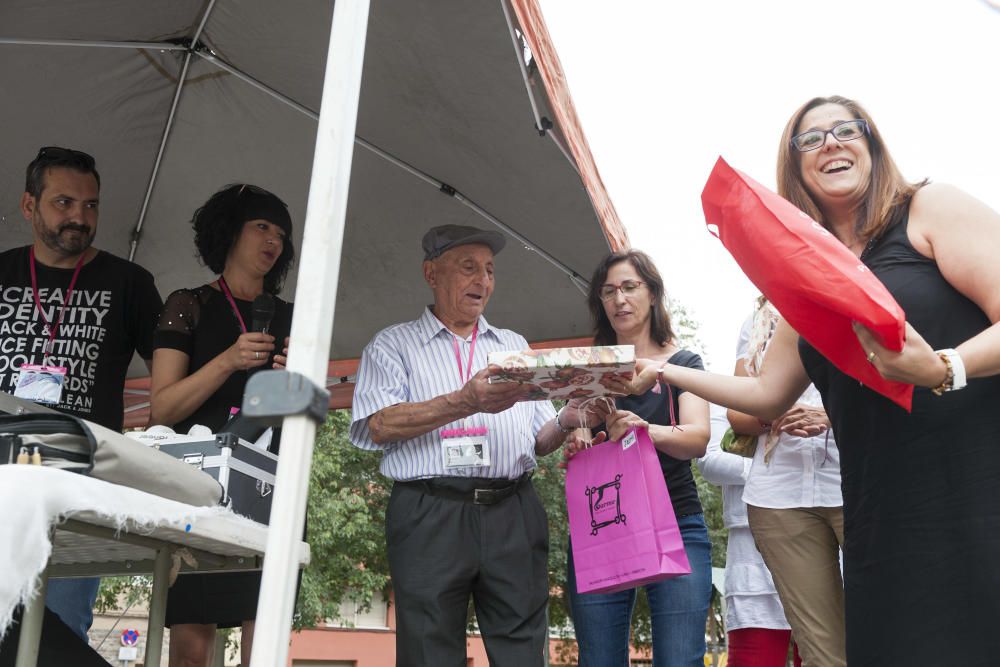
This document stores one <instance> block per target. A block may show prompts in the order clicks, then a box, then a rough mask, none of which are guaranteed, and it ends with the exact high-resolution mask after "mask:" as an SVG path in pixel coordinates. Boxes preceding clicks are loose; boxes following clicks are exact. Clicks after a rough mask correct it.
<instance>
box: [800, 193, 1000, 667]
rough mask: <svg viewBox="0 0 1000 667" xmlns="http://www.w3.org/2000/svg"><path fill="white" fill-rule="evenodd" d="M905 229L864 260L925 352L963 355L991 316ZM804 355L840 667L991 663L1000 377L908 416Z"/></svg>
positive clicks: (996, 638) (999, 536) (999, 640)
mask: <svg viewBox="0 0 1000 667" xmlns="http://www.w3.org/2000/svg"><path fill="white" fill-rule="evenodd" d="M908 218H909V214H908V211H906V210H904V211H903V212H902V214H901V215H900V216H899V218H898V220H897V222H896V223H895V224H893V225H892V226H891V227H889V228H888V230H887V231H886V232H885V233H884V234H883V236H882V237H881V238H880V239H879V240H877V241H876V242H875V243H874V244H873V245H872V246H871V248H870V250H869V251H868V252H866V253H865V254H864V255H863V256H862V260H863V261H864V263H865V264H866V265H867V266H868V267H869V268H870V269H871V270H872V273H874V274H875V276H877V277H878V278H879V280H881V281H882V283H883V284H885V286H886V288H888V290H889V292H890V293H891V294H892V295H893V297H894V298H895V299H896V301H897V302H899V304H900V305H901V306H902V308H903V310H904V312H905V313H906V319H907V321H908V322H909V323H910V324H911V325H912V326H913V327H914V328H915V329H916V330H917V331H918V332H919V333H920V335H921V336H923V337H924V339H925V340H927V342H928V343H929V344H930V345H931V347H932V348H934V349H941V348H949V347H951V348H953V347H957V346H958V345H959V344H960V343H962V342H964V341H966V340H968V339H969V338H971V337H973V336H974V335H976V334H978V333H980V332H981V331H983V330H984V329H986V328H987V327H989V326H990V321H989V318H987V316H986V315H985V313H983V311H982V310H981V309H980V308H979V307H978V306H977V305H976V304H975V303H973V302H972V301H971V300H969V299H968V298H966V297H965V296H963V295H962V294H961V293H959V292H958V291H957V290H956V289H955V288H953V287H952V286H951V285H950V284H949V283H948V282H947V281H946V280H945V278H944V276H942V275H941V272H940V271H939V270H938V267H937V264H936V263H935V262H934V260H932V259H929V258H927V257H925V256H923V255H922V254H920V253H919V252H918V251H917V250H916V249H915V248H914V247H913V245H912V244H911V243H910V240H909V238H908V236H907V223H908ZM969 242H970V243H974V242H975V241H974V240H973V239H969ZM998 289H1000V286H998ZM799 352H800V355H801V358H802V363H803V365H804V367H805V369H806V372H807V373H808V375H809V377H810V379H811V380H812V382H813V383H814V384H815V385H816V387H817V388H818V389H819V391H820V393H821V394H822V395H823V403H824V406H825V408H826V411H827V414H828V415H829V416H830V421H831V423H832V425H833V432H834V433H835V434H836V437H837V445H838V446H839V447H840V456H841V459H840V463H841V475H842V487H843V493H844V530H845V545H844V575H845V592H846V605H847V645H848V654H847V657H848V664H849V665H851V666H852V667H855V666H858V665H879V666H880V667H884V666H886V665H986V664H997V663H996V660H997V659H998V658H997V654H998V653H1000V633H997V632H996V630H995V626H996V619H997V618H998V617H1000V432H998V427H1000V376H994V377H990V378H978V379H973V380H970V381H969V384H968V386H967V387H966V388H965V389H962V390H960V391H955V392H948V393H946V394H944V395H943V396H935V395H933V394H932V393H931V391H930V390H929V389H926V388H922V387H917V388H915V390H914V394H913V411H912V413H911V414H907V413H906V411H905V410H903V409H902V408H901V407H899V406H898V405H896V404H895V403H893V402H892V401H890V400H889V399H887V398H885V397H883V396H882V395H880V394H878V393H876V392H874V391H872V390H870V389H868V388H867V387H864V386H861V384H860V383H859V382H858V381H857V380H855V379H854V378H851V377H849V376H847V375H845V374H844V373H842V372H840V371H839V370H837V369H836V368H834V366H833V365H832V364H830V363H829V362H828V361H827V360H826V359H825V358H824V357H823V356H822V355H820V354H819V353H818V352H817V351H816V350H815V349H814V348H813V347H812V346H811V345H809V344H808V343H807V342H806V341H805V340H804V339H800V340H799Z"/></svg>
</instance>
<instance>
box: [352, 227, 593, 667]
mask: <svg viewBox="0 0 1000 667" xmlns="http://www.w3.org/2000/svg"><path fill="white" fill-rule="evenodd" d="M503 247H504V238H503V236H501V235H500V234H499V233H497V232H490V231H483V230H480V229H476V228H473V227H463V226H457V225H444V226H440V227H435V228H433V229H431V230H430V231H428V232H427V234H426V235H425V236H424V238H423V250H424V264H423V270H424V280H425V281H426V282H427V284H428V285H429V286H430V288H431V291H432V292H433V294H434V304H433V305H432V306H429V307H427V308H426V309H425V310H424V312H423V314H422V315H421V316H420V318H419V319H416V320H414V321H412V322H406V323H404V324H397V325H395V326H391V327H389V328H387V329H384V330H383V331H380V332H379V333H378V334H377V335H376V336H375V338H374V339H373V340H372V341H371V343H369V344H368V346H367V347H366V348H365V350H364V353H363V354H362V356H361V364H360V366H359V368H358V379H357V387H356V389H355V392H354V411H353V415H352V423H351V440H352V441H353V442H354V444H355V445H357V446H358V447H360V448H362V449H369V450H378V451H381V452H382V453H383V457H382V463H381V468H380V470H381V472H382V474H384V475H386V476H387V477H390V478H391V479H393V480H395V484H394V485H393V489H392V497H391V498H390V500H389V507H388V510H387V512H386V538H387V542H388V549H389V567H390V571H391V574H392V581H393V589H394V592H395V600H396V623H397V632H396V664H397V665H405V666H410V665H414V666H417V665H420V666H427V667H438V666H440V665H464V664H465V661H466V649H465V647H466V643H465V627H466V621H467V612H468V605H469V596H470V595H471V596H472V599H473V601H474V603H475V606H476V618H477V620H478V622H479V628H480V630H481V631H482V633H483V640H484V642H485V644H486V651H487V653H488V655H489V658H490V663H491V664H495V665H501V666H503V665H518V666H519V667H532V666H534V665H540V664H542V661H543V652H544V651H545V648H546V635H545V606H546V602H547V600H548V587H549V584H548V523H547V519H546V516H545V510H544V509H543V507H542V505H541V503H540V502H539V500H538V496H537V495H536V494H535V491H534V488H533V487H532V485H531V473H532V470H533V469H534V468H535V455H536V454H538V455H544V454H548V453H549V452H552V451H555V450H556V449H558V448H559V446H560V445H561V444H562V442H563V440H564V438H565V434H566V433H567V432H569V431H570V430H571V429H573V428H576V427H578V426H581V425H596V424H597V423H600V422H601V421H603V415H602V414H599V413H597V411H596V410H595V411H591V412H585V413H584V414H582V415H581V414H579V413H578V411H577V410H565V409H564V410H563V411H562V412H561V413H560V415H558V416H557V415H556V413H555V411H554V410H553V408H552V404H551V403H550V402H548V401H536V402H531V401H524V399H525V397H526V394H527V391H526V389H525V388H524V387H522V386H520V385H518V384H515V383H492V384H491V383H490V382H489V380H490V375H491V373H490V369H488V368H487V367H486V358H487V354H488V353H490V352H493V351H498V350H521V349H526V348H527V347H528V344H527V341H526V340H525V339H524V337H523V336H520V335H518V334H516V333H514V332H512V331H509V330H506V329H499V328H496V327H494V326H491V325H490V324H489V323H487V321H486V319H485V318H484V317H483V310H484V309H485V308H486V304H487V303H488V302H489V300H490V295H491V294H492V293H493V286H494V275H493V262H494V257H495V255H496V254H497V253H499V252H500V250H501V249H502V248H503ZM581 418H582V419H583V421H585V422H589V423H588V424H580V419H581Z"/></svg>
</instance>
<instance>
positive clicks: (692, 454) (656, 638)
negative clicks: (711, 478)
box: [566, 250, 712, 667]
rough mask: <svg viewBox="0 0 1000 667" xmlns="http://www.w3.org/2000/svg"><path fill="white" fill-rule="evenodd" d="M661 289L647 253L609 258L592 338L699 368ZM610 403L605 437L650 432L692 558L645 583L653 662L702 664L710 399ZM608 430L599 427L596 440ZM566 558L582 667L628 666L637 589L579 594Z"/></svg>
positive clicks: (650, 397)
mask: <svg viewBox="0 0 1000 667" xmlns="http://www.w3.org/2000/svg"><path fill="white" fill-rule="evenodd" d="M664 296H665V290H664V286H663V279H662V278H661V277H660V274H659V272H658V271H657V270H656V266H655V265H654V264H653V261H652V260H651V259H650V258H649V256H648V255H646V254H645V253H643V252H640V251H638V250H630V251H628V252H624V253H613V254H611V255H608V256H607V257H606V258H605V259H604V261H602V262H601V264H600V265H599V266H598V267H597V269H596V270H595V271H594V275H593V277H592V278H591V281H590V291H589V294H588V298H587V303H588V305H589V306H590V311H591V315H592V316H593V320H594V330H595V335H594V343H595V344H596V345H634V346H635V352H636V356H637V357H645V358H653V359H657V360H658V361H657V363H660V364H665V363H667V362H668V361H669V362H670V363H673V364H679V365H683V366H686V367H689V368H698V369H700V368H704V366H703V365H702V362H701V357H699V356H698V355H697V354H695V353H693V352H690V351H688V350H683V349H680V348H679V347H677V345H676V342H675V339H674V333H673V331H672V329H671V326H670V315H669V314H668V312H667V309H666V305H665V304H664ZM615 389H620V387H615ZM616 404H617V408H618V409H617V411H616V412H615V413H613V414H612V416H611V417H609V418H608V421H607V431H608V433H607V434H608V436H609V437H610V439H611V440H619V439H620V438H621V437H622V436H623V435H624V434H625V432H626V431H627V430H628V429H629V428H632V427H641V428H647V429H648V431H649V436H650V439H651V440H652V441H653V444H654V445H655V447H656V450H657V456H658V458H659V461H660V467H661V469H662V471H663V476H664V479H665V480H666V483H667V490H668V491H669V492H670V500H671V504H672V505H673V508H674V512H675V514H676V516H677V526H678V528H679V529H680V533H681V538H682V539H683V541H684V551H685V553H686V554H687V557H688V562H689V563H690V565H691V574H689V575H685V576H683V577H677V578H675V579H668V580H666V581H659V582H656V583H652V584H646V585H645V586H644V588H645V590H646V596H647V599H648V600H649V609H650V616H651V621H652V631H653V665H654V667H696V666H697V667H701V666H702V665H703V664H704V656H705V622H706V620H707V619H708V607H709V602H710V600H711V595H712V545H711V542H710V541H709V538H708V529H707V528H706V526H705V519H704V514H703V512H702V507H701V502H700V501H699V500H698V490H697V487H696V486H695V482H694V477H693V476H692V474H691V460H692V459H696V458H698V457H700V456H703V455H704V454H705V449H706V447H707V445H708V437H709V422H708V404H707V403H706V402H705V401H704V400H702V399H700V398H698V397H697V396H694V395H693V394H688V393H685V392H682V391H679V390H677V389H674V388H667V387H662V388H661V390H660V391H658V392H657V391H655V388H651V389H649V390H648V391H645V392H643V393H642V394H640V395H637V396H627V397H624V398H619V399H616ZM602 428H604V427H603V426H598V427H597V430H601V429H602ZM604 437H605V435H604V434H603V433H601V434H599V435H598V439H596V440H595V443H596V442H601V441H603V439H604ZM578 448H579V443H571V444H570V445H568V446H567V449H566V456H567V457H571V456H572V455H573V453H574V452H575V451H576V450H577V449H578ZM567 560H568V562H567V589H568V591H569V601H570V607H571V611H572V616H573V625H574V628H575V630H576V640H577V645H578V648H579V652H580V663H579V664H580V667H588V666H589V667H627V665H628V664H629V657H628V656H629V634H630V633H629V630H630V626H631V619H632V608H633V607H634V605H635V600H636V589H634V588H633V589H630V590H626V591H620V592H617V593H583V594H580V593H577V590H576V574H575V570H574V567H573V554H572V549H570V553H569V556H568V558H567Z"/></svg>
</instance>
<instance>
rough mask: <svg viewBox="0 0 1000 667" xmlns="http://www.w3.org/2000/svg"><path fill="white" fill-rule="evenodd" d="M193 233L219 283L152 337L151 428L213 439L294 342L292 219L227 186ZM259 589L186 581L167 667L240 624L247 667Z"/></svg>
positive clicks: (249, 580) (199, 216)
mask: <svg viewBox="0 0 1000 667" xmlns="http://www.w3.org/2000/svg"><path fill="white" fill-rule="evenodd" d="M192 226H193V227H194V234H195V238H194V240H195V246H196V247H197V251H198V256H199V258H200V259H201V261H202V262H203V263H204V264H205V265H206V266H207V267H208V268H209V269H211V270H212V271H213V272H215V273H216V274H217V275H218V278H217V279H216V280H213V281H212V282H211V283H209V284H207V285H202V286H200V287H195V288H193V289H181V290H177V291H176V292H174V293H173V294H171V295H170V296H169V297H167V301H166V303H165V305H164V307H163V312H162V314H161V315H160V321H159V324H158V325H157V330H156V333H155V338H154V352H153V373H152V388H151V391H150V423H151V424H165V425H169V426H173V427H174V429H175V430H176V431H178V432H179V433H187V431H188V429H190V428H191V427H192V426H194V425H195V424H201V425H203V426H207V427H208V428H209V429H211V431H212V432H213V433H215V432H217V431H220V430H222V429H223V426H224V425H225V423H226V421H227V420H228V419H229V418H230V416H231V415H232V414H233V413H234V410H236V409H238V408H239V407H240V406H241V405H242V404H243V389H244V387H245V385H246V383H247V379H248V378H249V376H250V375H252V374H253V373H254V372H256V371H258V370H260V369H265V368H271V367H272V366H273V367H281V366H282V364H283V363H284V357H283V356H282V355H281V354H275V351H276V347H275V342H276V341H285V340H286V336H288V333H289V331H290V329H291V321H292V305H291V304H290V303H286V302H285V301H282V300H281V299H279V298H278V297H277V294H278V293H279V292H280V291H281V285H282V282H283V281H284V278H285V275H286V274H287V272H288V269H289V267H290V266H291V264H292V260H293V258H294V256H295V251H294V249H293V247H292V241H291V233H292V220H291V217H290V216H289V214H288V209H287V207H286V206H285V203H284V202H283V201H281V200H280V199H279V198H278V197H276V196H275V195H273V194H271V193H270V192H268V191H266V190H263V189H261V188H257V187H255V186H252V185H230V186H228V187H226V188H223V189H222V190H220V191H219V192H217V193H215V194H214V195H212V197H211V198H210V199H209V200H208V201H207V202H206V203H205V205H204V206H202V207H201V208H199V209H198V210H197V211H196V212H195V214H194V218H193V219H192ZM265 293H266V294H270V295H272V296H273V299H274V306H275V307H274V316H273V318H272V319H271V321H270V323H269V326H268V327H267V330H266V331H253V330H252V329H253V328H254V327H253V320H254V317H253V312H252V307H251V306H252V304H253V301H254V299H255V298H257V297H258V296H260V295H261V294H265ZM259 592H260V573H259V572H246V573H226V574H182V575H181V576H179V577H178V578H177V581H176V583H175V584H174V585H173V586H172V587H171V588H170V592H169V594H168V598H167V617H166V625H167V626H168V627H170V667H207V666H208V665H209V664H210V660H211V658H212V655H213V652H214V646H215V634H216V629H217V628H220V627H222V628H226V627H242V629H243V635H242V640H241V650H242V658H243V664H244V665H248V664H250V648H251V645H252V642H253V627H254V622H253V619H254V618H255V617H256V614H257V596H258V594H259Z"/></svg>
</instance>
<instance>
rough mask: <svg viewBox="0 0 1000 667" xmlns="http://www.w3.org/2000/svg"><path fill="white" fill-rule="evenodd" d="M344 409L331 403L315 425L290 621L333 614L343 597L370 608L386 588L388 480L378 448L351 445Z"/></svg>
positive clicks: (314, 620) (308, 622)
mask: <svg viewBox="0 0 1000 667" xmlns="http://www.w3.org/2000/svg"><path fill="white" fill-rule="evenodd" d="M350 421H351V417H350V413H349V412H348V411H346V410H336V411H332V412H331V413H330V414H329V415H328V416H327V420H326V423H325V424H324V425H323V426H322V427H321V428H320V429H319V431H318V432H317V437H316V445H315V447H314V450H313V464H312V473H311V482H310V485H309V508H308V512H307V515H308V531H309V532H308V541H309V546H310V549H311V553H312V559H311V563H310V565H309V567H307V568H306V570H305V572H304V573H303V577H302V586H301V590H300V592H299V598H298V605H297V610H296V615H295V627H297V628H302V627H312V626H315V625H317V624H319V623H321V622H323V621H324V620H326V619H332V618H337V617H338V615H339V606H340V603H341V601H343V600H353V601H354V602H357V603H358V604H359V605H360V606H361V607H362V608H366V609H367V608H370V607H371V603H372V597H373V596H374V595H375V594H376V593H383V594H385V593H387V592H388V588H389V562H388V555H387V553H386V548H385V509H386V506H387V504H388V501H389V492H390V491H391V490H392V482H391V481H390V480H388V479H386V478H385V477H383V476H382V475H380V474H379V472H378V465H379V461H380V460H381V456H380V455H379V454H378V453H376V452H366V451H364V450H361V449H358V448H357V447H355V446H354V445H352V444H351V443H350V441H349V439H348V429H349V427H350Z"/></svg>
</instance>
